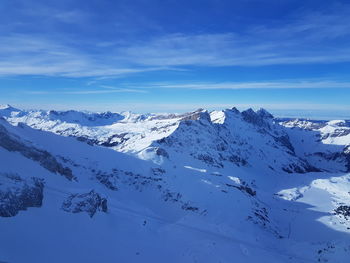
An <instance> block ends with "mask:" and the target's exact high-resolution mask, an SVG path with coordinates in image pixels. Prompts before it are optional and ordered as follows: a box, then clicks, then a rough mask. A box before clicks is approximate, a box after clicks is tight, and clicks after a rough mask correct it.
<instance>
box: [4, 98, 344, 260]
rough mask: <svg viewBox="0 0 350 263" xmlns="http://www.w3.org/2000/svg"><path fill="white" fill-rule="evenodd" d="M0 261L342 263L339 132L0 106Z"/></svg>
mask: <svg viewBox="0 0 350 263" xmlns="http://www.w3.org/2000/svg"><path fill="white" fill-rule="evenodd" d="M0 160H1V161H0V230H1V238H0V262H9V263H14V262H107V263H108V262H269V263H270V262H295V263H296V262H298V263H299V262H344V263H345V262H348V260H349V256H350V121H349V120H332V121H329V120H325V121H321V120H309V119H282V118H275V117H274V116H273V115H272V114H270V113H269V112H268V111H266V110H264V109H260V110H258V111H254V110H252V109H248V110H245V111H239V110H237V109H236V108H232V109H226V110H222V111H211V112H209V111H206V110H203V109H198V110H197V111H194V112H189V113H183V114H135V113H132V112H120V113H112V112H102V113H95V112H85V111H84V112H83V111H73V110H70V111H54V110H51V111H43V110H21V109H16V108H14V107H12V106H10V105H2V106H0Z"/></svg>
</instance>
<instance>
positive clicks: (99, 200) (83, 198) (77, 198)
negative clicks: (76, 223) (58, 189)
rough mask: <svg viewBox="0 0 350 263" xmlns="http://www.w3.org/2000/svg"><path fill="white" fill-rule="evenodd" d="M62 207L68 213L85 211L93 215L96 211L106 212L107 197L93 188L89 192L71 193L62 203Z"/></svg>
mask: <svg viewBox="0 0 350 263" xmlns="http://www.w3.org/2000/svg"><path fill="white" fill-rule="evenodd" d="M62 209H63V210H64V211H66V212H70V213H81V212H86V213H88V214H89V216H90V217H93V216H94V215H95V213H96V212H97V211H102V212H105V213H106V212H107V210H108V208H107V199H106V198H103V197H101V196H100V194H98V193H96V192H95V191H94V190H91V191H90V192H89V193H83V194H71V195H70V196H69V197H68V198H67V200H65V201H64V202H63V204H62Z"/></svg>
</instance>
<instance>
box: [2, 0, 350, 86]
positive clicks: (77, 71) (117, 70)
mask: <svg viewBox="0 0 350 263" xmlns="http://www.w3.org/2000/svg"><path fill="white" fill-rule="evenodd" d="M33 10H34V11H30V10H29V9H28V10H26V12H27V13H29V14H31V13H30V12H32V16H34V15H39V16H42V17H45V19H48V20H49V19H52V20H53V21H50V23H48V24H51V23H52V24H55V23H58V22H63V23H81V24H85V26H87V27H89V26H93V22H92V21H91V20H89V18H90V17H91V14H87V13H84V12H82V11H80V10H76V9H72V10H60V9H45V8H44V7H40V8H39V7H38V8H35V9H33ZM35 10H36V11H35ZM12 27H13V25H11V28H10V26H9V28H10V29H12ZM121 27H123V25H121ZM125 30H127V29H125ZM9 32H12V30H10V31H9ZM339 40H341V41H339ZM349 41H350V6H349V5H336V6H334V7H332V8H330V9H329V10H326V11H323V12H322V11H313V12H308V13H296V14H295V15H294V17H289V18H288V19H286V20H283V23H281V24H278V23H271V24H268V25H262V26H259V27H256V26H251V27H250V28H248V29H246V30H245V31H244V32H223V33H195V32H192V33H181V32H179V33H173V34H167V33H164V32H163V33H162V34H160V33H159V34H156V35H152V34H151V35H150V36H149V37H143V38H140V39H139V40H138V41H131V40H128V39H125V40H124V41H121V40H120V38H119V37H118V36H116V37H115V38H112V39H98V40H96V39H95V40H90V41H85V40H74V41H73V40H72V39H71V35H69V34H68V33H66V34H63V35H59V36H58V35H55V34H53V33H45V34H43V33H42V34H31V33H21V34H14V33H9V34H7V35H3V36H2V37H1V39H0V57H1V61H0V76H5V75H7V76H10V75H46V76H64V77H102V78H103V77H116V76H125V75H128V74H135V73H141V72H148V71H159V70H177V69H179V68H186V67H187V66H205V67H222V66H266V65H286V64H305V63H318V64H320V63H336V62H350V47H349V45H348V43H349ZM267 84H269V83H267ZM259 85H260V84H259ZM250 86H252V85H250Z"/></svg>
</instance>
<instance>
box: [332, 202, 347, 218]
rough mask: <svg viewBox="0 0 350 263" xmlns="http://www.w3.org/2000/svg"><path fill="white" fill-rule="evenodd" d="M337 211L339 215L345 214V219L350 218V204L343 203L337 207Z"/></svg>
mask: <svg viewBox="0 0 350 263" xmlns="http://www.w3.org/2000/svg"><path fill="white" fill-rule="evenodd" d="M335 213H336V214H337V215H342V216H344V218H345V219H348V218H350V206H347V205H341V206H339V207H337V209H335Z"/></svg>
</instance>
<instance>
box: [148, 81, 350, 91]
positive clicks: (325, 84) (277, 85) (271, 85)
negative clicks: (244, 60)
mask: <svg viewBox="0 0 350 263" xmlns="http://www.w3.org/2000/svg"><path fill="white" fill-rule="evenodd" d="M146 87H147V86H146ZM149 87H157V88H167V89H193V90H235V89H329V88H340V89H349V88H350V82H339V81H324V80H284V81H283V80H281V81H267V82H216V83H213V82H207V83H204V82H201V83H196V82H195V83H182V84H172V83H155V84H150V85H149Z"/></svg>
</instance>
